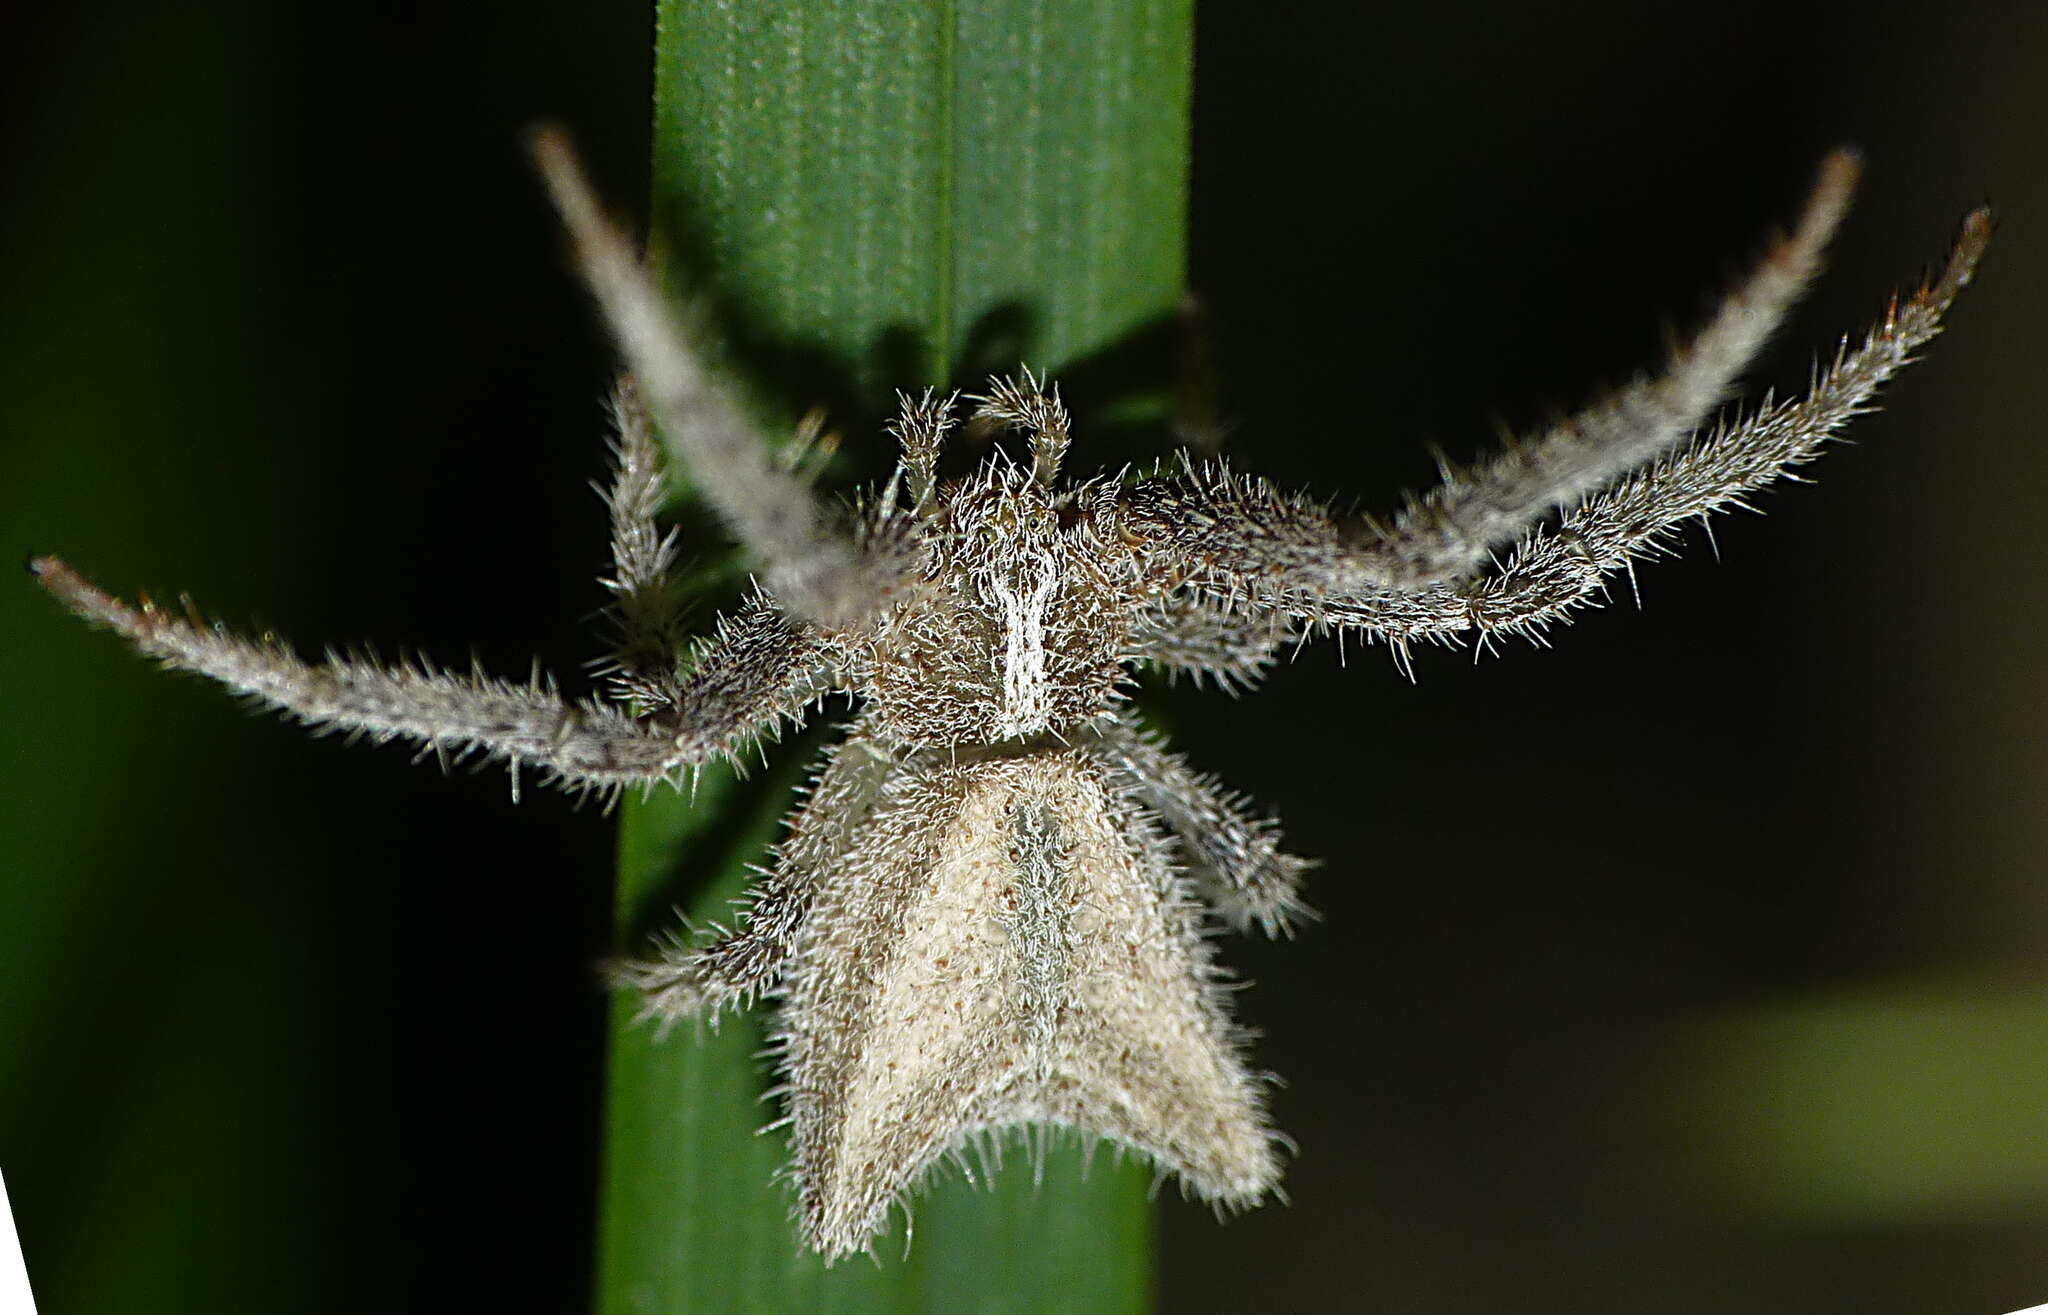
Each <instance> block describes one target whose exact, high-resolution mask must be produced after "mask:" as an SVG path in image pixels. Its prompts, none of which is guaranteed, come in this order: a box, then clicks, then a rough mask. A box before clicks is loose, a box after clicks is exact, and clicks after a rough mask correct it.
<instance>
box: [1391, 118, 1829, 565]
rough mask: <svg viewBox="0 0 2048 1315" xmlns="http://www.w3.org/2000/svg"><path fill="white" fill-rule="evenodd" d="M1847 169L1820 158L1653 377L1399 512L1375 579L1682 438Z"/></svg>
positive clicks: (1825, 217) (1482, 543)
mask: <svg viewBox="0 0 2048 1315" xmlns="http://www.w3.org/2000/svg"><path fill="white" fill-rule="evenodd" d="M1859 167H1860V166H1859V163H1858V161H1857V158H1856V156H1855V154H1854V153H1853V152H1850V151H1846V150H1845V151H1836V152H1835V153H1834V154H1832V155H1830V156H1828V158H1827V159H1826V160H1825V161H1823V162H1822V164H1821V169H1820V176H1819V177H1818V178H1817V179H1816V180H1815V182H1814V186H1813V191H1812V193H1811V194H1810V195H1809V196H1808V198H1807V201H1806V207H1805V210H1804V212H1803V213H1802V214H1801V216H1800V219H1799V223H1798V225H1797V226H1796V227H1795V228H1794V229H1793V231H1792V232H1791V234H1790V235H1788V236H1784V237H1781V238H1779V239H1777V240H1776V241H1774V242H1773V243H1772V244H1771V246H1770V247H1769V249H1768V250H1767V251H1766V252H1765V254H1764V257H1763V259H1761V260H1760V261H1758V262H1757V264H1756V267H1755V268H1754V269H1752V270H1751V271H1750V273H1749V275H1748V277H1746V278H1745V279H1743V280H1742V281H1741V282H1740V283H1738V284H1736V286H1735V287H1734V288H1733V289H1732V290H1731V291H1730V292H1729V293H1728V294H1727V295H1726V296H1725V297H1723V298H1722V300H1721V303H1720V305H1719V306H1718V307H1717V308H1716V309H1715V311H1714V314H1713V317H1712V318H1711V319H1709V320H1708V321H1707V323H1706V325H1705V327H1704V328H1702V329H1701V330H1700V331H1699V332H1698V333H1697V334H1696V335H1694V337H1693V338H1692V340H1691V341H1690V342H1687V343H1685V344H1683V345H1682V346H1679V347H1677V348H1675V349H1674V350H1673V351H1672V353H1671V357H1670V359H1669V360H1668V361H1667V362H1666V363H1665V367H1664V372H1663V373H1662V374H1661V375H1658V376H1655V377H1642V378H1638V379H1636V380H1635V381H1634V382H1632V383H1630V384H1629V385H1628V386H1626V387H1624V388H1622V389H1620V390H1619V391H1617V392H1615V393H1613V394H1611V395H1610V396H1608V397H1606V398H1604V399H1602V400H1601V401H1599V402H1596V403H1595V404H1593V405H1592V406H1589V407H1587V408H1586V409H1585V410H1583V411H1580V412H1579V413H1578V414H1576V415H1574V416H1572V417H1570V418H1569V419H1567V420H1565V421H1563V422H1562V423H1560V424H1558V425H1555V426H1553V427H1552V428H1551V429H1549V430H1547V431H1545V432H1544V433H1542V434H1541V435H1539V436H1537V437H1536V438H1535V439H1533V440H1528V441H1523V442H1515V443H1511V444H1510V445H1509V446H1508V448H1507V450H1505V451H1503V452H1500V453H1498V454H1496V455H1495V456H1493V457H1491V458H1489V459H1487V460H1486V461H1483V462H1481V463H1480V464H1479V465H1477V466H1475V467H1474V468H1472V469H1471V470H1468V471H1464V472H1454V473H1452V474H1451V475H1449V477H1448V478H1446V479H1445V481H1444V483H1443V484H1441V485H1440V486H1438V487H1437V488H1435V489H1433V490H1431V491H1430V492H1429V493H1428V494H1427V495H1426V496H1424V497H1423V498H1422V499H1420V500H1419V501H1417V502H1414V503H1412V504H1410V505H1409V506H1408V507H1407V508H1405V509H1404V510H1403V511H1402V512H1401V513H1400V514H1399V515H1398V516H1396V517H1395V518H1394V523H1393V525H1392V527H1391V528H1390V529H1389V531H1388V532H1387V534H1386V536H1385V537H1384V539H1383V540H1382V541H1381V543H1380V544H1379V545H1377V547H1376V548H1375V549H1374V550H1373V554H1372V555H1373V556H1375V557H1377V558H1379V559H1381V563H1382V564H1381V565H1380V568H1379V569H1380V570H1381V571H1382V572H1383V574H1382V577H1381V579H1380V580H1379V583H1380V584H1382V585H1384V586H1386V587H1388V588H1394V589H1414V588H1420V587H1422V586H1424V585H1429V584H1436V583H1439V582H1442V581H1446V580H1454V579H1457V578H1459V577H1460V576H1464V575H1468V574H1470V573H1471V572H1472V571H1473V570H1475V569H1477V568H1478V567H1480V566H1482V565H1483V564H1485V562H1486V560H1487V556H1488V554H1489V553H1491V552H1492V551H1493V549H1495V548H1497V547H1500V546H1501V545H1503V544H1506V543H1509V542H1511V541H1513V540H1514V539H1515V538H1516V537H1517V536H1519V535H1521V534H1523V533H1524V532H1526V531H1527V530H1528V528H1529V526H1530V525H1531V524H1532V523H1533V522H1534V521H1536V520H1537V519H1538V518H1540V517H1543V516H1547V515H1549V514H1550V513H1551V512H1553V511H1555V510H1556V509H1557V508H1559V507H1562V506H1566V505H1568V504H1569V503H1572V502H1574V501H1576V500H1577V499H1579V498H1582V497H1584V496H1585V495H1587V494H1588V493H1591V492H1593V491H1594V490H1596V489H1599V488H1602V487H1604V486H1606V485H1607V484H1608V483H1609V482H1610V481H1612V480H1613V479H1614V478H1615V477H1616V476H1618V475H1620V474H1622V473H1623V472H1624V471H1627V470H1632V469H1634V468H1635V467H1637V466H1640V465H1642V464H1643V463H1644V462H1646V461H1649V460H1652V459H1654V458H1656V457H1658V456H1661V455H1663V454H1664V453H1665V452H1667V451H1669V450H1670V449H1671V448H1672V447H1673V446H1675V445H1676V444H1678V443H1679V442H1681V441H1683V440H1684V439H1685V438H1687V437H1688V436H1690V435H1691V434H1692V433H1693V431H1695V430H1696V429H1698V428H1699V427H1700V426H1701V425H1702V424H1703V423H1705V422H1706V420H1707V419H1708V417H1709V416H1710V415H1711V414H1712V413H1713V410H1714V408H1715V407H1717V406H1719V405H1721V403H1723V402H1725V401H1726V400H1728V395H1729V392H1730V390H1731V389H1732V388H1733V387H1734V385H1735V382H1736V379H1737V376H1738V375H1740V373H1741V372H1742V370H1743V369H1745V368H1746V367H1747V366H1748V365H1749V363H1750V362H1751V361H1752V360H1754V359H1755V357H1756V355H1757V353H1758V352H1759V351H1761V350H1762V349H1763V347H1764V344H1765V342H1766V340H1767V339H1769V337H1770V335H1771V334H1772V333H1773V332H1775V331H1776V329H1777V328H1778V326H1779V324H1781V323H1782V322H1783V321H1784V318H1785V315H1786V313H1787V312H1788V311H1790V310H1791V308H1792V305H1793V303H1794V302H1796V301H1797V300H1798V298H1799V294H1800V293H1801V292H1802V291H1804V290H1805V287H1806V285H1807V284H1808V283H1809V282H1810V281H1811V280H1812V279H1813V276H1814V275H1815V274H1816V273H1817V272H1818V271H1819V269H1820V261H1821V253H1822V251H1823V250H1824V249H1825V248H1826V247H1827V244H1828V241H1829V239H1830V238H1832V237H1833V236H1834V233H1835V230H1836V228H1837V227H1839V226H1840V224H1841V221H1842V216H1843V215H1844V214H1845V213H1846V212H1847V210H1848V208H1849V198H1850V194H1851V193H1852V192H1853V191H1854V190H1855V186H1856V175H1857V172H1858V170H1859Z"/></svg>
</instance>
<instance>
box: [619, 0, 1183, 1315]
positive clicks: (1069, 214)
mask: <svg viewBox="0 0 2048 1315" xmlns="http://www.w3.org/2000/svg"><path fill="white" fill-rule="evenodd" d="M657 31H658V37H657V50H656V74H655V89H656V107H655V147H654V155H655V159H654V187H653V214H654V219H653V224H652V230H653V233H654V234H655V246H656V248H657V249H658V250H665V251H672V252H676V253H680V255H681V257H682V262H683V264H684V266H685V267H686V268H687V269H688V270H689V271H690V272H691V273H692V274H693V275H695V276H698V277H700V278H701V280H702V287H703V289H704V290H706V291H708V292H709V293H710V294H711V295H712V296H713V297H714V298H715V300H716V304H717V306H718V308H719V309H720V311H721V312H722V313H723V315H724V320H723V321H722V323H721V327H723V328H725V329H726V331H727V334H728V337H729V339H730V340H732V341H733V342H734V343H735V344H737V346H736V349H735V351H736V354H737V355H740V356H744V357H748V359H749V360H750V362H751V359H752V357H751V356H750V355H749V351H748V349H753V350H754V351H756V352H765V354H766V355H767V356H769V357H771V358H775V359H784V358H786V357H787V356H789V355H791V354H794V355H797V356H800V357H803V358H804V359H806V360H807V361H812V362H823V363H824V367H825V376H826V377H828V378H830V379H832V380H835V381H839V382H843V383H844V384H846V385H848V386H850V387H851V388H852V389H853V390H854V391H855V394H856V396H858V398H859V400H860V402H861V403H863V404H865V405H869V406H872V407H874V408H875V409H878V410H879V409H883V407H884V406H885V404H886V400H887V397H888V394H889V390H892V389H896V388H910V387H916V386H920V385H925V384H933V385H937V384H944V383H947V382H949V381H951V380H954V379H955V378H956V377H957V376H958V375H959V374H960V373H961V371H962V370H964V369H966V368H968V367H969V366H970V365H971V366H979V365H981V364H983V363H984V361H983V357H984V356H985V355H986V354H987V351H986V348H987V344H986V343H983V344H982V348H983V350H981V351H979V352H977V351H976V350H975V349H974V347H973V346H972V345H971V343H970V339H971V338H972V337H973V336H974V335H975V334H976V333H977V332H981V331H983V330H984V328H985V326H987V325H989V324H991V323H998V324H1006V325H1014V327H1015V329H1016V331H1015V332H1014V333H1012V334H1010V335H1009V336H1007V337H1002V338H1000V339H999V340H998V345H999V346H1000V347H1002V348H1009V347H1012V346H1014V348H1015V350H1016V352H1017V353H1018V357H1014V358H1012V359H1010V360H1008V361H1006V362H1003V363H1002V364H1003V368H1013V367H1014V366H1015V365H1016V364H1019V363H1028V364H1030V365H1032V366H1034V367H1037V368H1041V369H1045V370H1049V371H1052V372H1055V373H1056V372H1057V371H1058V370H1059V368H1060V367H1061V366H1062V365H1064V364H1066V363H1068V362H1072V361H1076V360H1079V359H1082V358H1084V357H1087V356H1090V355H1092V354H1094V353H1098V352H1102V351H1104V350H1105V349H1107V348H1110V347H1112V346H1115V345H1117V344H1118V343H1120V342H1122V341H1124V340H1125V339H1127V338H1129V337H1130V336H1131V335H1133V334H1134V333H1136V332H1137V331H1139V330H1141V329H1143V328H1145V327H1147V326H1150V325H1153V324H1156V323H1158V322H1160V321H1162V320H1164V319H1165V318H1166V317H1168V316H1170V315H1171V314H1172V312H1173V310H1174V308H1175V306H1176V305H1177V303H1178V300H1179V298H1180V295H1181V289H1182V277H1183V264H1184V256H1185V249H1184V230H1185V219H1186V187H1187V134H1188V118H1187V115H1188V77H1189V63H1190V59H1191V52H1192V13H1191V8H1190V5H1189V3H1188V2H1187V0H1132V2H1130V3H1117V2H1116V0H1058V2H1056V3H1050V4H1028V3H1022V2H1021V0H997V2H996V3H989V4H984V5H980V6H973V7H956V6H949V5H905V6H874V5H871V4H859V3H847V2H845V0H825V2H822V3H820V2H817V0H813V2H810V3H804V2H802V0H774V2H772V3H756V4H747V5H735V4H709V3H686V2H685V0H662V2H661V3H660V5H659V7H658V23H657ZM892 340H894V341H896V342H897V343H898V344H899V345H900V344H901V342H903V341H908V342H910V343H913V344H914V345H915V348H916V350H915V352H914V353H913V354H912V356H911V358H910V362H909V364H907V365H906V361H905V358H904V357H903V356H902V354H901V353H900V352H899V353H898V355H896V356H894V357H892V356H891V355H890V350H889V349H890V344H891V342H892ZM1019 358H1021V360H1020V359H1019ZM812 386H815V385H812ZM790 391H792V390H790V389H789V388H788V387H787V386H786V381H785V388H784V391H783V393H781V394H775V393H771V394H770V395H769V396H767V397H766V398H764V399H763V400H765V401H766V403H767V404H768V405H767V409H768V410H769V411H770V412H771V413H773V412H779V413H780V414H782V415H785V416H786V415H791V414H795V413H796V412H798V411H801V410H802V409H804V408H806V407H808V406H810V405H812V404H815V403H816V402H818V401H820V400H823V399H821V398H820V397H818V396H814V395H789V393H790ZM883 441H884V440H883V439H882V438H881V436H880V435H869V434H865V433H857V434H850V435H849V436H848V442H849V444H850V445H856V446H861V447H866V446H867V445H874V446H875V449H876V450H875V451H872V452H863V453H862V455H863V456H864V457H868V458H872V459H871V460H869V461H868V463H867V464H868V466H869V468H871V469H872V468H877V467H879V466H880V465H881V464H882V463H883V460H885V459H886V458H887V457H891V456H893V453H888V454H885V453H882V452H881V451H880V450H879V446H880V444H881V443H882V442H883ZM1079 441H1080V443H1082V444H1085V443H1086V441H1087V435H1086V434H1083V435H1081V437H1080V440H1079ZM1086 459H1087V458H1086V456H1085V454H1083V453H1081V452H1079V451H1078V450H1077V460H1080V461H1083V462H1085V461H1086ZM816 745H817V740H816V739H815V738H813V737H810V736H807V737H805V742H804V744H802V745H795V746H790V747H789V748H787V749H785V750H784V751H783V752H782V754H781V755H780V756H779V757H778V758H777V759H776V763H777V770H776V776H777V777H778V778H779V779H777V780H775V781H773V782H765V783H759V784H751V783H749V784H742V783H738V782H735V781H733V780H732V779H731V778H730V777H729V776H726V775H724V774H722V773H711V774H709V775H708V776H707V779H706V782H705V784H704V786H703V788H702V790H701V791H700V792H699V795H698V797H697V800H696V803H695V805H694V807H693V806H691V805H690V804H689V803H688V802H687V801H683V800H676V799H672V798H662V799H657V800H655V801H652V802H650V803H647V804H642V805H635V806H629V807H628V808H627V810H626V813H625V817H624V819H623V823H622V828H621V836H622V848H621V869H620V903H619V907H620V916H621V924H622V926H623V927H624V928H625V929H626V930H627V931H628V932H629V933H632V934H635V935H637V934H639V933H640V932H642V931H645V930H649V929H653V928H658V927H660V926H661V925H662V919H661V917H660V916H659V914H660V910H661V908H662V907H663V902H664V901H674V900H677V899H681V900H684V901H685V902H686V903H687V906H688V913H689V916H690V917H691V918H692V919H694V920H697V921H700V922H702V921H719V920H725V919H727V918H729V913H728V909H729V906H730V903H731V901H732V899H733V898H734V897H735V896H736V895H737V894H738V893H739V892H740V891H741V890H742V889H743V888H744V887H745V885H746V883H747V880H748V876H747V873H746V872H745V869H744V865H745V864H746V863H748V862H751V861H759V859H760V857H761V855H762V852H763V851H764V850H765V848H766V846H767V844H768V842H769V841H770V840H772V838H773V835H774V829H775V826H776V823H777V819H778V818H779V816H780V815H781V813H782V812H783V811H785V810H786V808H787V807H788V805H789V795H790V788H791V786H792V785H793V784H794V782H795V780H796V774H797V773H798V772H800V771H801V770H802V769H803V765H804V763H803V759H804V758H805V757H806V756H807V752H806V751H808V752H815V749H816ZM631 1015H632V1009H631V1004H630V1002H621V1003H620V1004H619V1005H618V1006H617V1008H616V1009H615V1012H614V1016H613V1044H612V1059H611V1071H610V1075H609V1091H608V1096H607V1128H606V1148H605V1165H604V1181H603V1184H602V1187H601V1198H602V1199H601V1225H600V1226H601V1239H600V1248H599V1265H598V1270H599V1273H598V1306H599V1308H600V1309H601V1310H602V1311H605V1312H607V1313H608V1315H622V1313H623V1312H641V1311H663V1312H669V1311H688V1310H718V1311H777V1312H782V1311H794V1310H805V1311H812V1310H821V1311H822V1310H829V1311H946V1312H989V1313H990V1315H995V1313H997V1312H1009V1311H1018V1312H1023V1311H1038V1310H1047V1309H1059V1310H1062V1311H1081V1312H1089V1311H1101V1312H1125V1311H1140V1310H1144V1309H1147V1308H1148V1307H1149V1305H1150V1302H1151V1296H1152V1259H1151V1248H1152V1229H1153V1223H1152V1210H1151V1205H1150V1201H1149V1196H1148V1193H1149V1189H1150V1186H1151V1183H1152V1171H1151V1169H1150V1168H1149V1166H1146V1165H1143V1164H1140V1163H1137V1162H1136V1161H1135V1160H1134V1159H1132V1158H1129V1157H1122V1156H1118V1155H1116V1154H1114V1153H1113V1152H1111V1151H1110V1150H1109V1149H1108V1148H1105V1147H1083V1146H1081V1145H1079V1144H1077V1139H1075V1138H1073V1137H1071V1136H1069V1137H1059V1136H1055V1137H1054V1138H1052V1145H1053V1149H1051V1150H1050V1151H1049V1152H1048V1153H1046V1154H1045V1155H1044V1157H1043V1160H1042V1162H1041V1163H1039V1164H1038V1165H1037V1166H1036V1168H1037V1172H1034V1164H1033V1162H1032V1157H1031V1156H1029V1155H1026V1154H1025V1153H1023V1152H1022V1151H1021V1150H1020V1149H1018V1148H1016V1147H1014V1146H1012V1147H1010V1148H1009V1149H1008V1153H1007V1154H1006V1156H1005V1157H1004V1158H1005V1160H1006V1163H1005V1165H1004V1166H1003V1168H1002V1169H1001V1170H1000V1171H999V1172H996V1173H994V1174H993V1175H991V1176H990V1178H989V1181H987V1182H984V1181H983V1180H982V1178H983V1176H982V1174H981V1172H980V1166H979V1164H978V1162H975V1163H973V1165H972V1171H971V1172H969V1171H968V1170H967V1169H964V1168H962V1167H948V1168H942V1170H941V1171H940V1172H939V1173H938V1174H937V1175H936V1176H935V1181H934V1183H933V1184H931V1185H930V1186H928V1188H927V1189H925V1190H924V1191H922V1192H920V1193H919V1194H918V1195H917V1197H916V1198H915V1200H914V1201H913V1203H912V1213H913V1224H912V1236H911V1239H910V1243H909V1245H908V1247H907V1248H906V1242H905V1239H904V1237H903V1228H902V1225H901V1224H900V1223H899V1225H898V1226H897V1227H896V1229H895V1230H894V1232H893V1233H892V1235H891V1236H889V1237H886V1238H884V1239H883V1240H881V1241H879V1242H878V1243H877V1245H876V1249H875V1250H876V1257H877V1258H876V1259H875V1260H874V1261H872V1262H871V1261H868V1260H864V1259H855V1260H852V1261H848V1262H845V1263H842V1264H840V1265H837V1266H835V1267H833V1268H831V1269H829V1270H828V1269H827V1268H825V1266H824V1265H823V1264H822V1263H821V1262H820V1261H819V1260H818V1259H817V1258H816V1257H814V1256H811V1255H809V1254H807V1253H803V1252H801V1251H800V1250H799V1247H798V1243H797V1237H796V1232H795V1228H794V1225H793V1224H792V1222H791V1220H790V1217H789V1215H790V1204H791V1195H790V1193H789V1191H788V1189H787V1187H786V1186H785V1185H784V1184H782V1183H781V1182H779V1181H777V1180H775V1178H774V1175H775V1174H776V1173H777V1171H778V1170H779V1169H780V1167H781V1165H782V1164H783V1163H784V1161H785V1159H786V1150H785V1145H784V1141H783V1138H782V1135H781V1133H780V1132H779V1131H776V1132H771V1133H766V1134H763V1133H760V1132H759V1129H760V1128H761V1127H762V1125H764V1124H767V1123H769V1122H770V1121H772V1120H773V1119H774V1117H775V1115H776V1112H775V1111H774V1109H773V1108H772V1107H771V1106H769V1105H766V1104H763V1103H762V1101H761V1094H762V1092H763V1090H764V1089H765V1088H766V1086H767V1085H768V1081H769V1079H768V1077H767V1074H766V1061H765V1060H764V1059H763V1058H762V1057H761V1056H760V1055H759V1054H758V1051H759V1048H760V1045H761V1037H762V1025H761V1021H760V1019H759V1018H758V1017H746V1018H728V1019H726V1020H725V1021H724V1022H723V1023H722V1024H721V1025H720V1027H719V1029H718V1030H717V1031H716V1032H715V1033H709V1032H707V1034H706V1035H705V1036H703V1037H702V1038H701V1039H698V1038H692V1037H690V1036H688V1035H685V1034H681V1033H679V1034H677V1035H674V1036H671V1037H669V1038H667V1039H666V1040H657V1039H656V1038H655V1037H654V1036H653V1034H652V1031H651V1030H650V1029H649V1028H647V1027H645V1026H640V1027H635V1026H633V1025H632V1023H631Z"/></svg>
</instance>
